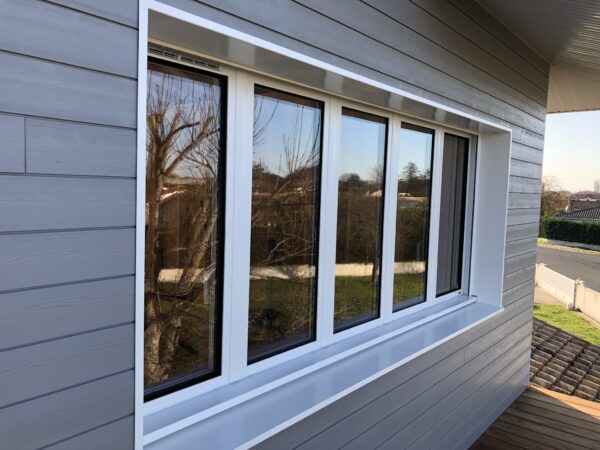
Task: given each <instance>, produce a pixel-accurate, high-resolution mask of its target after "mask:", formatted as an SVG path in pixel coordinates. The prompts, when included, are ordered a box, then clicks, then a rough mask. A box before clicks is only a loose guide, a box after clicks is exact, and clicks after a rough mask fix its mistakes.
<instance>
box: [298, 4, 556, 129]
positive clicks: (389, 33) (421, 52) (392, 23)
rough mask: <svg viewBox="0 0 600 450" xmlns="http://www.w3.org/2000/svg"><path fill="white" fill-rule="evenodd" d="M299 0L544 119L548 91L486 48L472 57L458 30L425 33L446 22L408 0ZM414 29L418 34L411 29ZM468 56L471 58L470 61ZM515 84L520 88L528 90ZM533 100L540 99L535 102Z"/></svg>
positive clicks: (451, 79) (450, 79)
mask: <svg viewBox="0 0 600 450" xmlns="http://www.w3.org/2000/svg"><path fill="white" fill-rule="evenodd" d="M297 2H298V3H300V4H302V5H305V6H308V7H310V8H311V9H312V10H314V11H316V12H318V13H320V14H323V15H325V16H327V17H328V18H331V19H333V20H335V21H337V22H340V23H343V24H344V25H345V26H347V27H350V28H352V29H353V30H356V31H358V32H360V33H363V34H364V35H365V36H368V37H369V38H371V39H373V40H375V41H377V42H381V43H383V44H385V45H386V46H388V47H390V48H391V49H394V50H396V51H398V52H400V53H402V54H405V55H407V56H409V57H411V58H413V59H414V60H417V61H420V62H421V63H423V64H425V65H426V66H428V67H429V70H430V71H431V72H434V73H438V72H439V73H438V76H440V78H442V80H440V81H441V82H442V84H445V85H447V86H448V87H453V86H454V85H455V84H456V80H460V81H462V82H463V83H466V84H468V85H469V86H470V87H471V88H472V89H473V90H477V91H481V92H484V93H486V94H489V95H492V96H493V97H495V98H497V99H499V100H502V101H504V102H506V103H508V104H509V105H514V106H515V107H517V108H519V109H522V110H523V111H525V112H527V113H529V114H531V115H534V116H538V118H540V119H543V116H544V107H543V105H544V104H545V91H544V90H542V89H541V88H539V87H538V86H535V85H534V84H533V83H531V82H530V81H529V80H526V79H524V78H522V77H520V76H518V75H517V74H515V72H514V71H512V70H510V69H509V68H508V67H506V66H504V65H501V64H493V62H492V60H490V59H488V58H486V57H484V56H483V55H485V56H487V55H486V54H485V53H484V52H479V53H480V54H479V55H478V57H475V58H472V57H470V56H469V55H468V50H469V49H470V50H474V49H475V48H476V47H473V48H469V47H468V45H469V43H468V42H466V41H465V40H464V39H462V37H461V36H460V35H458V34H456V33H455V32H452V33H451V34H450V35H445V36H431V37H434V39H436V40H431V39H428V37H430V36H427V35H428V34H429V35H432V34H435V33H434V32H429V31H428V30H429V29H430V28H433V29H435V30H436V31H438V32H441V31H443V30H444V29H445V27H442V26H439V23H437V27H436V26H435V25H434V24H435V19H434V18H432V17H431V16H430V15H428V14H426V13H424V12H423V11H422V10H421V9H419V8H418V7H417V6H416V5H414V4H413V3H411V2H410V1H408V0H400V1H395V2H393V3H386V4H385V5H384V4H383V3H382V2H376V6H374V7H369V6H367V5H366V4H365V3H363V2H361V1H359V0H350V1H349V0H333V1H332V0H330V1H327V2H320V1H319V0H297ZM371 4H372V2H371ZM375 8H378V9H375ZM382 12H384V13H385V14H382ZM434 27H435V28H434ZM415 29H416V30H418V31H419V33H417V32H415V31H413V30H415ZM440 37H441V39H440ZM454 46H456V47H457V49H458V48H460V49H461V53H460V55H461V56H462V58H461V57H459V56H457V55H456V53H453V52H451V51H449V50H447V47H454ZM465 58H468V59H467V61H465ZM477 58H479V60H477ZM468 60H473V61H477V64H476V65H475V64H472V63H470V62H468ZM486 63H487V64H493V66H494V67H493V69H492V68H490V70H489V71H485V70H482V69H481V67H483V68H488V67H486ZM490 73H492V74H493V76H492V75H490ZM494 77H496V78H494ZM498 77H504V78H506V79H507V81H512V82H513V83H512V85H509V84H507V83H505V82H504V81H500V82H499V79H498ZM513 86H518V87H520V88H521V89H522V91H525V92H526V94H523V93H522V92H521V91H520V90H518V89H515V88H514V87H513ZM475 92H476V91H475ZM532 100H533V102H532ZM511 102H512V103H511ZM534 102H537V103H538V106H537V107H536V106H535V103H534Z"/></svg>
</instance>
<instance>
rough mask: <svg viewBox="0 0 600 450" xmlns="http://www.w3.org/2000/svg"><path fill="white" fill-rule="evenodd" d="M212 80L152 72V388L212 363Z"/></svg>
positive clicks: (215, 105)
mask: <svg viewBox="0 0 600 450" xmlns="http://www.w3.org/2000/svg"><path fill="white" fill-rule="evenodd" d="M205 78H206V79H201V78H200V79H188V78H185V77H183V76H181V75H180V74H178V73H176V72H174V71H173V72H171V71H168V70H166V71H165V69H164V68H161V67H152V66H150V70H149V74H148V95H147V116H146V121H147V138H146V146H147V163H146V164H147V168H146V173H147V177H146V267H145V286H144V288H145V303H146V307H145V333H144V338H145V341H144V358H145V367H144V369H145V371H144V373H145V383H146V385H150V384H153V383H158V382H160V381H164V380H166V379H168V378H170V377H171V376H176V375H179V374H180V373H183V372H185V371H192V370H194V369H198V368H199V369H203V368H209V365H210V364H211V361H210V360H211V357H212V345H211V341H212V339H213V337H212V336H211V333H212V329H213V328H214V321H215V314H214V310H215V294H216V293H215V286H216V279H215V269H216V264H217V263H218V260H217V259H218V257H219V256H218V251H217V249H218V236H217V234H218V233H217V221H218V214H219V199H220V196H221V193H220V192H219V183H218V176H219V169H220V168H219V161H220V152H221V142H220V141H221V136H220V134H221V133H220V87H219V85H218V84H215V80H213V79H211V78H209V77H205ZM186 320H187V321H188V322H190V325H191V324H192V323H194V324H197V325H199V326H184V322H185V321H186Z"/></svg>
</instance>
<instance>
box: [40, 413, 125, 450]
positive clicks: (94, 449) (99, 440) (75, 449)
mask: <svg viewBox="0 0 600 450" xmlns="http://www.w3.org/2000/svg"><path fill="white" fill-rule="evenodd" d="M133 422H134V419H133V416H128V417H124V418H123V419H119V420H117V421H115V422H112V423H109V424H108V425H104V426H101V427H99V428H96V429H94V430H91V431H88V432H87V433H83V434H80V435H78V436H75V437H73V438H71V439H67V440H66V441H62V442H60V443H58V444H55V445H51V446H50V447H46V449H45V450H82V449H85V450H131V449H132V448H133V440H134V436H133V431H134V423H133Z"/></svg>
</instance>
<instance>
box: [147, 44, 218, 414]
mask: <svg viewBox="0 0 600 450" xmlns="http://www.w3.org/2000/svg"><path fill="white" fill-rule="evenodd" d="M151 66H164V67H167V68H169V69H171V70H173V69H175V70H176V71H181V72H189V73H191V74H192V75H193V74H198V75H202V76H205V77H211V78H215V79H217V80H219V83H220V84H219V87H220V94H221V95H220V99H219V101H220V116H221V117H220V118H219V119H220V123H221V128H222V132H221V133H220V136H219V138H220V148H221V152H220V154H219V169H218V172H217V184H218V186H219V190H220V196H219V197H220V198H219V202H218V205H219V206H218V207H219V214H218V220H217V222H218V223H217V230H216V232H217V252H218V258H219V259H218V261H219V263H218V264H217V265H216V266H217V267H216V271H215V272H216V299H217V301H216V302H215V322H216V323H215V328H214V336H215V345H214V348H213V353H214V368H213V370H211V371H209V372H204V373H191V374H189V375H184V376H181V377H177V378H175V379H173V380H171V381H169V380H167V381H165V382H164V383H162V384H160V385H157V386H155V387H152V388H150V389H148V388H146V386H144V402H148V401H151V400H155V399H157V398H160V397H164V396H165V395H168V394H171V393H173V392H176V391H180V390H182V389H185V388H188V387H191V386H194V385H197V384H199V383H202V382H203V381H206V380H210V379H213V378H216V377H219V376H221V375H222V370H223V339H224V336H223V329H224V327H223V321H224V318H223V311H224V305H223V302H224V298H223V292H224V280H223V276H224V273H225V221H226V210H225V208H226V205H227V198H226V197H227V130H228V123H227V108H228V104H227V100H228V98H229V92H228V82H229V77H228V76H227V75H224V74H222V73H216V72H211V71H208V70H202V69H199V68H196V67H191V66H188V65H186V64H182V63H177V62H173V61H169V60H165V59H162V58H157V57H153V56H149V57H148V66H147V70H146V71H147V72H148V71H150V67H151ZM146 95H147V93H146ZM145 113H146V114H147V107H146V112H145ZM146 176H147V175H146ZM144 279H145V273H144ZM144 297H145V294H144ZM144 309H145V301H144ZM217 337H218V338H217Z"/></svg>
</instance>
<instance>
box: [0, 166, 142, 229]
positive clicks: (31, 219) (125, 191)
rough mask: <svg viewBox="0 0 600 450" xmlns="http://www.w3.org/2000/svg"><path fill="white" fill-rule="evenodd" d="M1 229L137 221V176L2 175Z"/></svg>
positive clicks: (54, 227) (120, 223)
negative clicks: (133, 178) (66, 176)
mask: <svg viewBox="0 0 600 450" xmlns="http://www.w3.org/2000/svg"><path fill="white" fill-rule="evenodd" d="M0 192H2V197H0V209H1V210H2V211H3V216H2V219H0V232H7V231H28V230H52V229H65V228H93V227H123V226H133V225H135V180H120V179H98V178H64V177H36V176H28V177H15V176H10V175H6V176H2V175H0Z"/></svg>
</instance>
